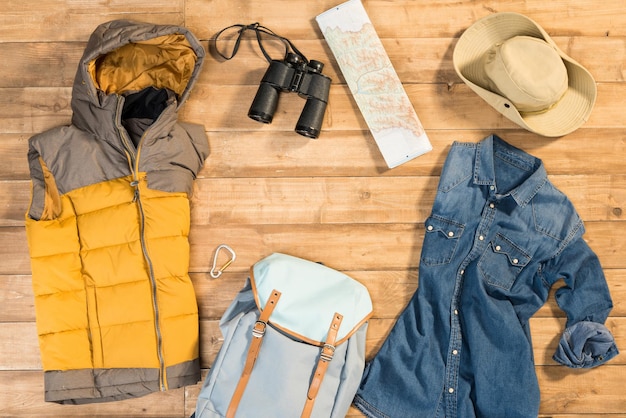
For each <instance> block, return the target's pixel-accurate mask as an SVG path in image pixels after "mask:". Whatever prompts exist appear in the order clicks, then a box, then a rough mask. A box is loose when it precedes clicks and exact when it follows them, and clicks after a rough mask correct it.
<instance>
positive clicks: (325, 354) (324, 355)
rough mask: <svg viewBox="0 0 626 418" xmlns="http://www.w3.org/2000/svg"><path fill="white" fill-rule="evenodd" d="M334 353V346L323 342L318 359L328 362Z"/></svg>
mask: <svg viewBox="0 0 626 418" xmlns="http://www.w3.org/2000/svg"><path fill="white" fill-rule="evenodd" d="M334 355H335V346H334V345H330V344H324V347H323V348H322V352H321V353H320V359H322V360H323V361H326V362H330V361H332V359H333V356H334Z"/></svg>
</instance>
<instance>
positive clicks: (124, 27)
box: [71, 20, 205, 136]
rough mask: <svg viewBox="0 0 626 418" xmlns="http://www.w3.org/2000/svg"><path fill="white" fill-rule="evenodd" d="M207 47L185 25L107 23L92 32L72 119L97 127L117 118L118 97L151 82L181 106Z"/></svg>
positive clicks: (80, 68)
mask: <svg viewBox="0 0 626 418" xmlns="http://www.w3.org/2000/svg"><path fill="white" fill-rule="evenodd" d="M204 56H205V51H204V48H203V47H202V45H201V44H200V42H199V41H198V39H197V38H196V37H195V36H194V35H193V34H192V33H191V32H190V31H189V30H188V29H186V28H184V27H181V26H175V25H155V24H150V23H142V22H135V21H129V20H114V21H110V22H107V23H103V24H101V25H100V26H98V27H97V28H96V30H95V31H94V32H93V33H92V35H91V37H90V38H89V41H88V43H87V46H86V47H85V51H84V53H83V56H82V58H81V60H80V64H79V66H78V71H77V73H76V78H75V80H74V85H73V90H72V102H71V104H72V111H73V116H72V123H73V124H74V125H76V126H77V127H78V128H80V129H83V130H86V131H89V132H93V133H95V134H96V136H100V135H98V132H102V130H104V131H108V129H107V126H106V125H107V124H108V123H111V124H113V123H115V120H116V116H115V112H116V111H117V108H118V104H119V97H120V96H125V95H128V94H131V93H136V92H139V91H141V90H144V89H146V88H149V87H153V88H155V89H166V90H167V91H168V92H170V94H171V95H172V96H173V97H175V100H176V101H177V107H176V108H178V107H180V106H182V104H183V103H184V102H185V101H186V100H187V97H188V96H189V93H190V91H191V88H192V87H193V85H194V84H195V82H196V80H197V78H198V75H199V73H200V69H201V67H202V62H203V60H204Z"/></svg>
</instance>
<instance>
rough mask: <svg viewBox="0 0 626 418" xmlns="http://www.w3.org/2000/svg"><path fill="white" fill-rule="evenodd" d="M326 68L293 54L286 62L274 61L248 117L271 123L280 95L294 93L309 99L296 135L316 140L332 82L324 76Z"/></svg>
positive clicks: (286, 58) (297, 126) (287, 56)
mask: <svg viewBox="0 0 626 418" xmlns="http://www.w3.org/2000/svg"><path fill="white" fill-rule="evenodd" d="M323 68H324V64H323V63H321V62H320V61H315V60H311V61H309V62H308V63H307V62H306V61H304V60H303V59H302V58H300V57H299V56H298V55H296V54H294V53H291V52H290V53H288V54H287V55H286V57H285V59H284V60H280V61H279V60H272V61H271V62H270V66H269V68H268V69H267V71H266V72H265V75H264V76H263V79H262V80H261V84H260V85H259V89H258V90H257V93H256V96H255V97H254V100H253V101H252V105H251V106H250V110H249V111H248V116H249V117H250V118H252V119H254V120H256V121H258V122H262V123H271V122H272V119H273V117H274V112H275V111H276V106H277V105H278V97H279V93H280V92H282V91H285V92H295V93H298V95H299V96H300V97H303V98H305V99H306V103H305V105H304V108H303V109H302V112H301V113H300V118H299V119H298V122H297V124H296V129H295V130H296V132H297V133H299V134H300V135H304V136H306V137H309V138H317V137H318V136H319V134H320V131H321V129H322V121H323V119H324V113H325V112H326V104H327V103H328V93H329V91H330V82H331V80H330V78H329V77H327V76H325V75H323V74H322V69H323Z"/></svg>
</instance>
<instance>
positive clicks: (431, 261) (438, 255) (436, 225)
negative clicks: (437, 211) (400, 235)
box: [421, 216, 464, 266]
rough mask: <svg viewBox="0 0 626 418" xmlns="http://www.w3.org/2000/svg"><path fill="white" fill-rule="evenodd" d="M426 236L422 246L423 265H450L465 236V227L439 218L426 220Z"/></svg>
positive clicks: (434, 217)
mask: <svg viewBox="0 0 626 418" xmlns="http://www.w3.org/2000/svg"><path fill="white" fill-rule="evenodd" d="M425 227H426V235H425V237H424V245H423V246H422V255H421V259H422V263H424V264H425V265H427V266H436V265H441V264H448V263H449V262H450V261H451V260H452V257H453V256H454V253H455V252H456V247H457V245H458V243H459V239H460V238H461V235H462V234H463V229H464V226H463V225H461V224H459V223H457V222H454V221H451V220H448V219H445V218H441V217H438V216H431V217H430V218H428V219H427V220H426V223H425Z"/></svg>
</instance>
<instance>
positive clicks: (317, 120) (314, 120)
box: [296, 98, 326, 139]
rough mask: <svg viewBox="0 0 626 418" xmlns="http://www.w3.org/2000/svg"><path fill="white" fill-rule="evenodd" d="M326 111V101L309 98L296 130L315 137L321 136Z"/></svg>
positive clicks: (301, 133) (309, 136)
mask: <svg viewBox="0 0 626 418" xmlns="http://www.w3.org/2000/svg"><path fill="white" fill-rule="evenodd" d="M324 112H326V102H324V101H322V100H318V99H314V98H309V99H307V101H306V104H305V105H304V109H302V113H301V114H300V118H299V119H298V123H297V124H296V132H297V133H299V134H300V135H304V136H306V137H308V138H313V139H315V138H317V137H318V136H320V131H321V129H322V121H323V120H324Z"/></svg>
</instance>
